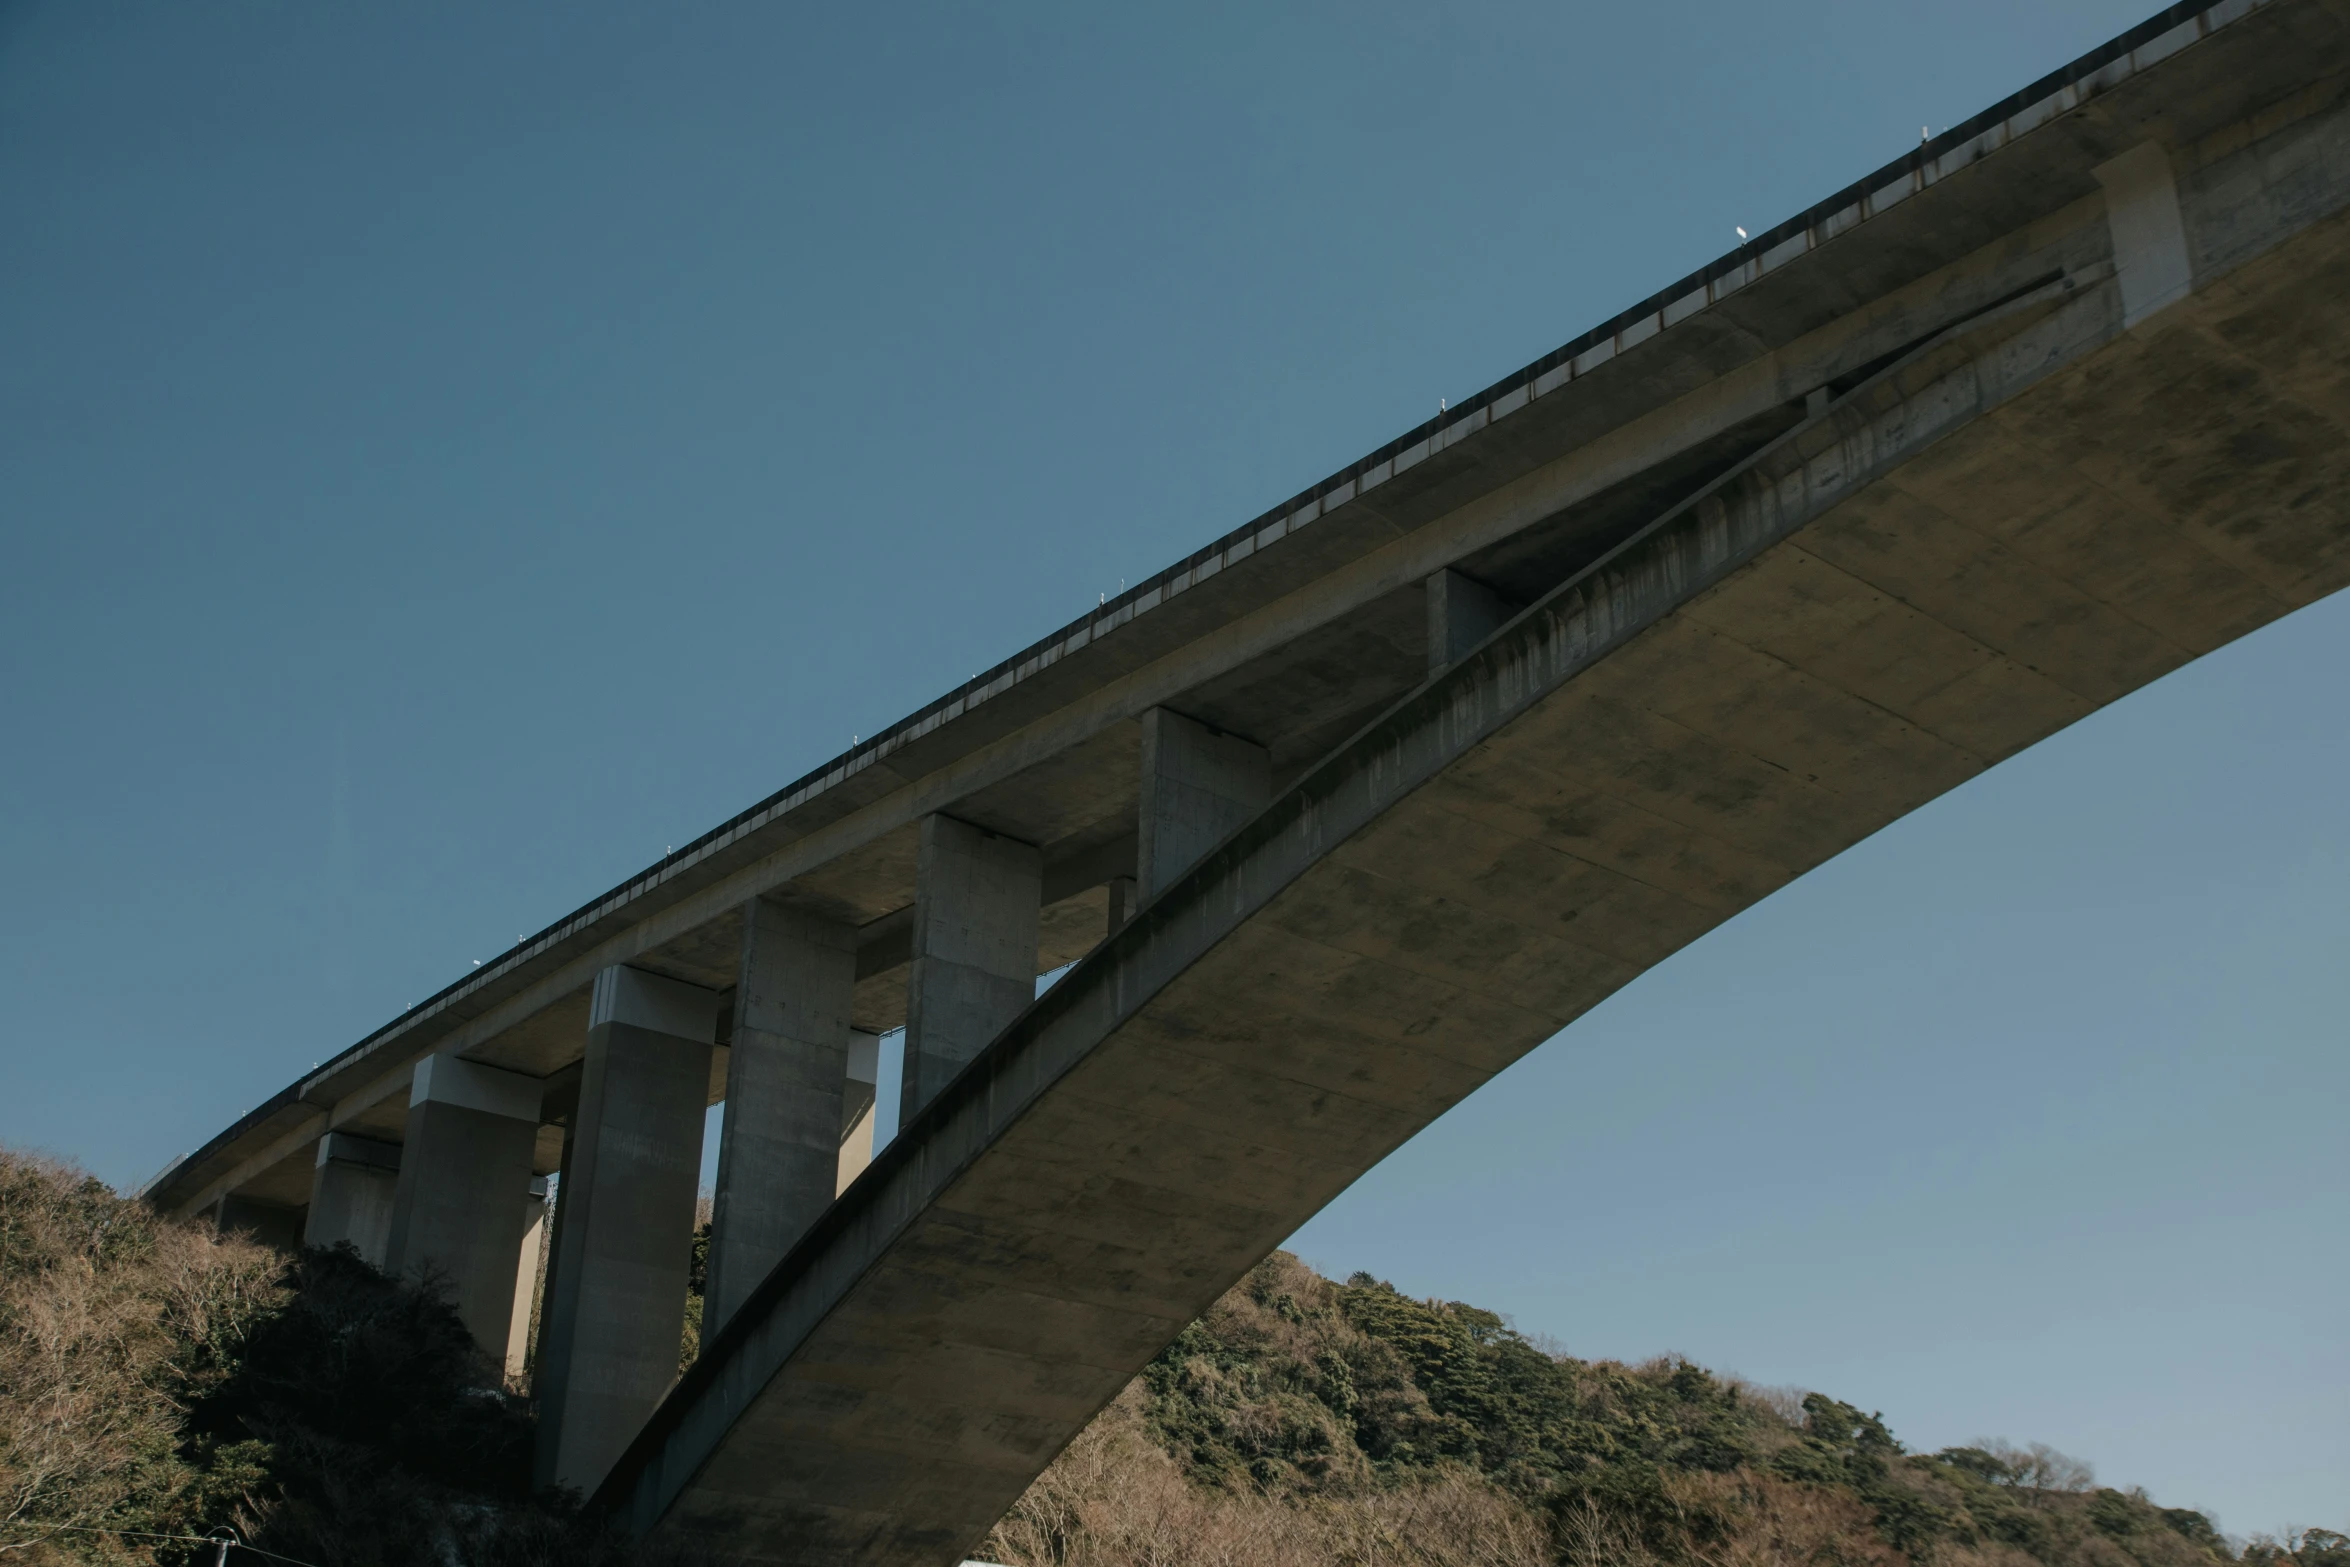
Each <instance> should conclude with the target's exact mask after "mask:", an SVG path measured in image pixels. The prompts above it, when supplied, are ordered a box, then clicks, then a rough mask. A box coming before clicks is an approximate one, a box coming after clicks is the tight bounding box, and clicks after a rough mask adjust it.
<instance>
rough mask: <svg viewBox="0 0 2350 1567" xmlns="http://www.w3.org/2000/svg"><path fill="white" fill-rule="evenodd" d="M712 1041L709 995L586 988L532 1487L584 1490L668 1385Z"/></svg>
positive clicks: (616, 977)
mask: <svg viewBox="0 0 2350 1567" xmlns="http://www.w3.org/2000/svg"><path fill="white" fill-rule="evenodd" d="M717 1037H718V993H717V992H716V991H713V990H705V989H703V988H702V987H701V986H699V985H688V984H684V983H681V982H680V981H677V980H673V979H664V978H662V977H660V976H659V975H656V974H647V973H644V972H642V971H640V970H637V969H631V968H619V967H614V968H608V969H606V970H604V971H603V972H602V973H601V974H598V975H597V976H596V988H595V995H594V998H593V999H592V1001H591V1002H590V1003H589V1010H588V1037H587V1061H586V1068H587V1069H586V1071H585V1073H584V1074H583V1075H582V1076H581V1078H580V1087H579V1109H578V1111H577V1112H576V1113H575V1114H574V1116H573V1118H572V1125H571V1149H570V1154H569V1157H568V1160H567V1163H566V1165H565V1169H564V1174H563V1184H562V1187H561V1189H560V1190H559V1191H558V1192H557V1194H556V1207H557V1211H558V1213H559V1214H560V1216H561V1217H560V1222H559V1223H558V1225H557V1245H558V1247H559V1250H558V1254H557V1256H556V1259H555V1266H554V1270H553V1273H552V1277H551V1282H550V1285H549V1288H548V1290H547V1294H546V1298H545V1301H544V1303H543V1305H542V1306H541V1308H540V1310H541V1315H542V1318H543V1321H544V1329H545V1331H544V1333H543V1335H542V1342H541V1346H540V1356H539V1364H538V1370H537V1374H536V1377H535V1379H534V1380H535V1388H536V1391H537V1394H538V1399H539V1435H538V1466H537V1467H538V1482H539V1484H540V1485H541V1486H548V1485H561V1486H568V1487H570V1488H572V1489H574V1490H577V1491H579V1492H581V1493H583V1494H585V1493H588V1492H592V1491H594V1490H595V1488H596V1485H597V1482H599V1481H600V1480H602V1479H603V1478H604V1472H605V1471H606V1470H608V1469H610V1468H611V1467H612V1464H613V1461H614V1460H615V1459H617V1458H619V1456H620V1454H621V1452H622V1451H623V1450H624V1449H625V1448H626V1447H627V1446H628V1444H629V1441H630V1440H631V1439H632V1438H633V1437H635V1435H636V1433H637V1429H638V1428H639V1427H640V1426H642V1425H643V1424H644V1420H645V1417H646V1416H647V1415H649V1414H651V1413H652V1412H653V1406H654V1405H655V1404H657V1403H659V1402H660V1400H661V1394H662V1392H663V1390H665V1389H666V1388H667V1387H668V1386H669V1383H670V1381H671V1380H672V1379H673V1378H675V1377H676V1375H677V1350H678V1343H679V1340H680V1339H681V1338H682V1337H683V1336H684V1332H685V1285H686V1270H687V1267H688V1265H689V1263H690V1262H691V1260H692V1256H691V1254H692V1251H693V1228H694V1195H695V1190H696V1188H697V1186H698V1185H699V1184H700V1179H701V1171H702V1117H703V1113H704V1111H705V1110H706V1109H707V1108H708V1105H709V1097H710V1050H711V1047H712V1045H713V1044H714V1043H715V1042H716V1040H717ZM509 1277H511V1275H509Z"/></svg>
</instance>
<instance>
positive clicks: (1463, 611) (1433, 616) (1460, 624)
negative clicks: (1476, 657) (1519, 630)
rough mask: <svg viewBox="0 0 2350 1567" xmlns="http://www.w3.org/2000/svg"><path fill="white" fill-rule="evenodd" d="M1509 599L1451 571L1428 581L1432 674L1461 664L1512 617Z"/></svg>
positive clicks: (1430, 664) (1438, 573)
mask: <svg viewBox="0 0 2350 1567" xmlns="http://www.w3.org/2000/svg"><path fill="white" fill-rule="evenodd" d="M1511 613H1512V608H1511V605H1510V603H1509V601H1508V600H1507V599H1504V598H1503V597H1502V596H1501V595H1500V594H1498V593H1496V592H1494V591H1493V590H1492V589H1491V588H1489V587H1487V586H1486V585H1485V584H1484V583H1482V582H1479V581H1477V580H1475V579H1474V578H1471V577H1464V576H1462V575H1461V574H1460V573H1459V572H1457V571H1453V570H1451V569H1449V568H1448V569H1446V570H1444V571H1440V572H1437V573H1436V574H1435V575H1434V576H1432V577H1430V578H1429V579H1428V673H1430V674H1431V675H1433V674H1435V673H1436V672H1437V671H1438V670H1440V669H1443V668H1445V667H1446V666H1448V665H1451V664H1457V663H1459V662H1460V661H1461V660H1462V659H1464V658H1466V657H1468V655H1469V654H1470V653H1472V652H1473V651H1475V650H1476V648H1477V646H1478V644H1480V643H1482V642H1483V641H1484V640H1485V639H1486V638H1487V637H1489V636H1492V635H1493V634H1494V633H1495V632H1496V631H1499V630H1500V629H1501V624H1502V622H1503V621H1505V620H1507V619H1509V618H1510V615H1511Z"/></svg>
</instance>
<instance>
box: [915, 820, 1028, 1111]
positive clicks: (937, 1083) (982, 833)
mask: <svg viewBox="0 0 2350 1567" xmlns="http://www.w3.org/2000/svg"><path fill="white" fill-rule="evenodd" d="M919 845H920V846H919V848H918V850H917V853H916V857H915V862H914V961H913V965H912V967H911V969H910V971H909V972H908V975H907V980H906V1072H905V1082H904V1088H903V1091H902V1092H901V1094H900V1095H899V1099H898V1125H899V1126H901V1127H903V1126H905V1125H906V1124H907V1123H908V1122H910V1121H911V1120H913V1118H914V1116H915V1114H916V1113H917V1112H918V1111H920V1110H921V1108H922V1107H923V1106H924V1105H926V1104H928V1103H929V1102H930V1101H931V1099H933V1098H934V1097H936V1095H937V1093H938V1091H939V1090H940V1089H941V1088H943V1087H945V1086H946V1084H947V1082H948V1081H949V1080H950V1079H952V1078H953V1077H954V1075H955V1074H956V1073H957V1072H960V1071H961V1070H962V1069H963V1064H964V1063H965V1062H967V1061H969V1060H970V1059H971V1058H972V1057H973V1056H975V1055H977V1054H979V1052H980V1051H982V1050H984V1049H986V1048H987V1045H988V1043H989V1041H991V1040H993V1039H994V1038H995V1036H996V1035H997V1034H998V1033H999V1032H1001V1031H1002V1029H1003V1027H1004V1025H1005V1024H1006V1023H1009V1022H1011V1021H1012V1019H1013V1018H1015V1017H1018V1016H1019V1015H1020V1013H1021V1011H1022V1009H1024V1008H1025V1007H1026V1006H1027V1005H1028V1003H1029V1002H1031V1001H1033V1000H1035V999H1036V947H1037V934H1038V922H1039V917H1040V915H1041V914H1042V912H1043V903H1044V856H1043V855H1042V854H1041V853H1040V852H1039V851H1038V850H1037V848H1036V846H1035V845H1034V844H1028V843H1022V842H1020V841H1019V840H1018V839H1016V838H1006V837H1003V836H1001V835H999V834H996V833H992V832H989V831H987V830H986V829H985V828H981V827H974V826H972V825H971V824H970V823H968V822H961V821H957V820H956V819H955V818H953V817H951V816H938V815H931V816H925V817H924V818H922V827H921V837H920V840H919Z"/></svg>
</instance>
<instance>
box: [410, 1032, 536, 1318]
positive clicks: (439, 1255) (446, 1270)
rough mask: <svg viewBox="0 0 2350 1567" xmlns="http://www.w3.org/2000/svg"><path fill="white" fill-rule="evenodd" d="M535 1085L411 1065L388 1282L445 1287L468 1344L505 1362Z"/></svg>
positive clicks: (475, 1068)
mask: <svg viewBox="0 0 2350 1567" xmlns="http://www.w3.org/2000/svg"><path fill="white" fill-rule="evenodd" d="M539 1093H540V1085H539V1080H538V1079H537V1078H535V1077H525V1076H523V1075H522V1074H521V1073H519V1072H501V1071H499V1070H498V1069H497V1068H495V1067H488V1066H482V1065H481V1064H479V1063H478V1062H473V1061H462V1060H459V1059H458V1058H457V1057H456V1056H454V1055H438V1056H427V1057H425V1058H424V1059H423V1060H422V1061H419V1062H418V1063H416V1076H415V1078H414V1080H413V1082H412V1085H411V1087H410V1089H409V1093H408V1132H407V1138H406V1141H405V1142H404V1143H403V1144H402V1146H401V1149H400V1179H399V1186H398V1189H397V1191H396V1193H395V1194H394V1197H393V1200H392V1229H391V1236H390V1239H389V1241H388V1242H387V1243H386V1245H385V1248H384V1269H385V1271H386V1272H389V1273H393V1274H396V1275H401V1276H404V1277H408V1278H418V1279H426V1278H433V1279H442V1280H446V1281H447V1283H448V1285H449V1289H450V1303H451V1304H452V1305H454V1306H455V1307H456V1308H457V1315H458V1316H459V1317H460V1318H461V1319H462V1320H463V1321H464V1323H465V1327H466V1330H467V1331H468V1332H470V1333H471V1334H472V1335H473V1341H474V1342H475V1343H476V1344H478V1345H480V1346H481V1347H482V1349H483V1351H484V1352H485V1353H487V1354H489V1355H490V1356H492V1357H493V1358H494V1359H496V1360H500V1361H502V1360H503V1359H504V1358H505V1349H506V1335H507V1333H508V1331H509V1330H510V1329H511V1328H512V1326H513V1320H514V1270H515V1269H516V1268H517V1267H518V1266H519V1265H520V1260H521V1256H522V1222H523V1212H522V1196H523V1193H524V1192H526V1191H528V1190H529V1189H530V1157H531V1153H532V1151H533V1150H534V1148H535V1147H536V1146H537V1143H538V1135H539Z"/></svg>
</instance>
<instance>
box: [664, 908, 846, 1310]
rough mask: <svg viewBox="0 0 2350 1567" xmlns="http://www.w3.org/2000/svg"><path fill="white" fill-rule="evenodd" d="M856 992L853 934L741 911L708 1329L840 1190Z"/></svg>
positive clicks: (794, 914)
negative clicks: (851, 1014) (851, 1013)
mask: <svg viewBox="0 0 2350 1567" xmlns="http://www.w3.org/2000/svg"><path fill="white" fill-rule="evenodd" d="M856 988H857V932H856V929H855V927H854V926H850V925H843V924H839V923H836V922H834V921H832V920H826V919H819V918H817V917H815V916H813V915H809V914H803V913H800V912H798V911H797V910H793V909H788V908H785V907H783V906H782V905H780V904H777V903H773V902H770V901H769V900H767V899H765V898H754V899H752V900H751V901H750V902H749V903H747V904H745V905H744V906H743V942H742V966H741V970H740V977H739V978H738V979H737V981H736V984H735V991H734V1037H733V1041H732V1044H731V1048H730V1053H729V1057H728V1060H727V1067H726V1120H725V1125H724V1129H723V1130H722V1131H721V1133H720V1134H719V1143H718V1194H717V1202H716V1204H715V1206H714V1208H713V1209H712V1212H711V1218H710V1267H709V1277H708V1279H707V1281H706V1283H705V1284H704V1287H703V1289H704V1292H703V1296H702V1330H703V1332H705V1333H712V1332H715V1331H717V1328H718V1326H719V1324H720V1323H723V1322H724V1321H725V1320H726V1319H727V1318H728V1317H730V1316H732V1315H733V1314H734V1309H735V1307H737V1306H738V1305H740V1304H741V1303H742V1299H743V1297H744V1296H746V1295H748V1294H749V1293H750V1292H751V1290H752V1288H753V1287H754V1286H756V1285H757V1284H758V1282H759V1281H760V1280H761V1279H763V1278H765V1277H766V1276H767V1274H768V1272H769V1270H771V1269H772V1268H773V1267H774V1266H775V1265H776V1263H778V1262H780V1261H782V1260H783V1254H784V1253H785V1252H787V1251H789V1250H791V1246H792V1242H794V1241H796V1240H798V1239H799V1238H800V1234H801V1232H802V1231H804V1230H806V1229H807V1227H808V1225H809V1224H810V1223H811V1222H813V1221H814V1219H815V1217H816V1216H817V1215H818V1214H820V1213H822V1212H823V1211H824V1209H825V1207H826V1206H827V1205H828V1204H829V1203H830V1202H831V1201H832V1199H833V1196H834V1194H835V1192H836V1191H837V1189H838V1188H839V1186H840V1184H841V1181H840V1168H841V1140H842V1136H843V1134H844V1132H845V1131H846V1128H845V1127H844V1126H843V1124H842V1123H843V1119H844V1117H843V1113H842V1112H843V1104H844V1096H845V1092H846V1089H847V1086H848V1075H849V1050H850V1046H851V1044H852V1042H853V1041H852V1036H851V1032H850V1029H849V1009H850V1004H851V1003H852V1002H853V1001H854V1000H855V997H856ZM858 1108H859V1109H862V1108H863V1107H862V1106H861V1105H860V1106H858Z"/></svg>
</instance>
